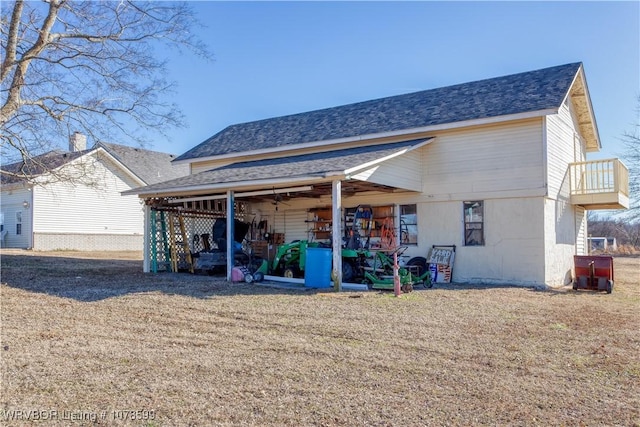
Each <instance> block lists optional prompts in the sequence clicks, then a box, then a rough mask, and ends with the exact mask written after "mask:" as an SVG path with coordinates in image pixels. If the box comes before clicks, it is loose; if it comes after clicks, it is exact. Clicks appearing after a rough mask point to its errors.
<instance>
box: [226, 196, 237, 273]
mask: <svg viewBox="0 0 640 427" xmlns="http://www.w3.org/2000/svg"><path fill="white" fill-rule="evenodd" d="M234 203H235V202H234V195H233V191H227V281H228V282H230V281H231V270H233V264H234V262H233V261H234V253H233V251H234V246H235V239H234V238H235V235H236V232H235V230H234V229H233V227H234V225H235V224H234V218H235V217H236V212H235V209H234Z"/></svg>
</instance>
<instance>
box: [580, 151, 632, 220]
mask: <svg viewBox="0 0 640 427" xmlns="http://www.w3.org/2000/svg"><path fill="white" fill-rule="evenodd" d="M569 180H570V185H571V204H573V205H580V206H583V207H584V208H585V209H587V210H596V209H628V208H629V171H628V170H627V167H626V166H625V165H624V164H623V163H622V162H621V161H620V160H618V159H607V160H593V161H590V162H577V163H571V164H569Z"/></svg>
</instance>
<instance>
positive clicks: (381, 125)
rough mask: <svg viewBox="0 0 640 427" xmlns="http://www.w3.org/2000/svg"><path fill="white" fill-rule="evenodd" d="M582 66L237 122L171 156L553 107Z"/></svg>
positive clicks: (196, 155)
mask: <svg viewBox="0 0 640 427" xmlns="http://www.w3.org/2000/svg"><path fill="white" fill-rule="evenodd" d="M581 67H582V64H581V63H579V62H578V63H572V64H566V65H560V66H556V67H551V68H545V69H541V70H536V71H530V72H525V73H520V74H513V75H509V76H504V77H497V78H492V79H487V80H480V81H475V82H471V83H464V84H458V85H454V86H448V87H443V88H438V89H431V90H424V91H420V92H414V93H408V94H405V95H398V96H391V97H387V98H381V99H375V100H371V101H365V102H359V103H355V104H349V105H343V106H339V107H333V108H327V109H322V110H316V111H310V112H306V113H300V114H294V115H289V116H283V117H276V118H271V119H266V120H259V121H254V122H249V123H242V124H236V125H232V126H229V127H227V128H226V129H224V130H222V131H221V132H219V133H217V134H215V135H214V136H212V137H211V138H209V139H207V140H206V141H204V142H202V143H201V144H199V145H197V146H196V147H194V148H192V149H191V150H189V151H187V152H186V153H184V154H182V155H181V156H179V157H177V158H176V161H182V160H188V159H202V158H207V157H215V156H224V155H229V154H233V153H240V152H245V151H253V150H258V149H272V150H273V149H276V148H280V147H287V146H293V145H297V144H304V143H310V142H322V141H330V140H337V139H341V138H352V137H357V136H363V135H375V134H380V133H385V132H397V131H402V130H409V129H416V128H423V127H427V126H436V125H442V124H448V123H454V122H462V121H468V120H475V119H483V118H492V117H500V116H509V115H514V114H521V113H529V112H537V111H549V110H554V109H555V110H557V109H558V108H559V107H560V106H561V105H562V103H563V101H564V100H565V98H566V97H567V95H568V93H569V90H570V89H571V87H572V84H573V82H574V79H575V78H576V75H577V73H578V71H580V69H581ZM589 111H590V109H589ZM596 134H597V131H596ZM596 138H597V136H596Z"/></svg>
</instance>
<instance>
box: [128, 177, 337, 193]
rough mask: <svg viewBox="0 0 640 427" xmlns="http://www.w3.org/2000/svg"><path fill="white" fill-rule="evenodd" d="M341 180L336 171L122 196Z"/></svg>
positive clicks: (151, 190) (236, 189) (212, 190)
mask: <svg viewBox="0 0 640 427" xmlns="http://www.w3.org/2000/svg"><path fill="white" fill-rule="evenodd" d="M340 178H345V175H344V172H342V171H334V172H327V173H324V174H321V175H303V176H298V177H279V178H273V179H259V180H252V181H234V182H223V183H217V184H202V185H189V186H184V187H172V188H166V189H162V190H153V189H149V190H145V189H144V187H143V188H137V189H132V190H127V191H124V192H122V193H121V194H122V195H131V194H136V195H138V197H140V198H152V197H172V196H193V195H199V194H205V193H211V192H216V191H246V190H250V189H255V188H265V187H276V186H281V185H284V186H290V185H291V184H296V185H298V184H306V183H318V182H328V181H332V180H334V179H340Z"/></svg>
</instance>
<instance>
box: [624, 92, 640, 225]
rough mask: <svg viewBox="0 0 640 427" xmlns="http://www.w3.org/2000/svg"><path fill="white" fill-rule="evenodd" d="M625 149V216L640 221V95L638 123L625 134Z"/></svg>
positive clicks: (639, 98) (639, 100)
mask: <svg viewBox="0 0 640 427" xmlns="http://www.w3.org/2000/svg"><path fill="white" fill-rule="evenodd" d="M623 140H624V146H625V151H624V154H623V156H622V158H623V159H624V161H625V163H626V165H627V167H628V168H629V196H630V205H631V206H630V207H629V212H627V213H626V215H625V217H626V218H627V219H628V220H631V221H633V222H640V96H638V111H637V116H636V123H635V125H634V127H633V129H632V130H631V131H630V132H626V133H625V134H624V139H623Z"/></svg>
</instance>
